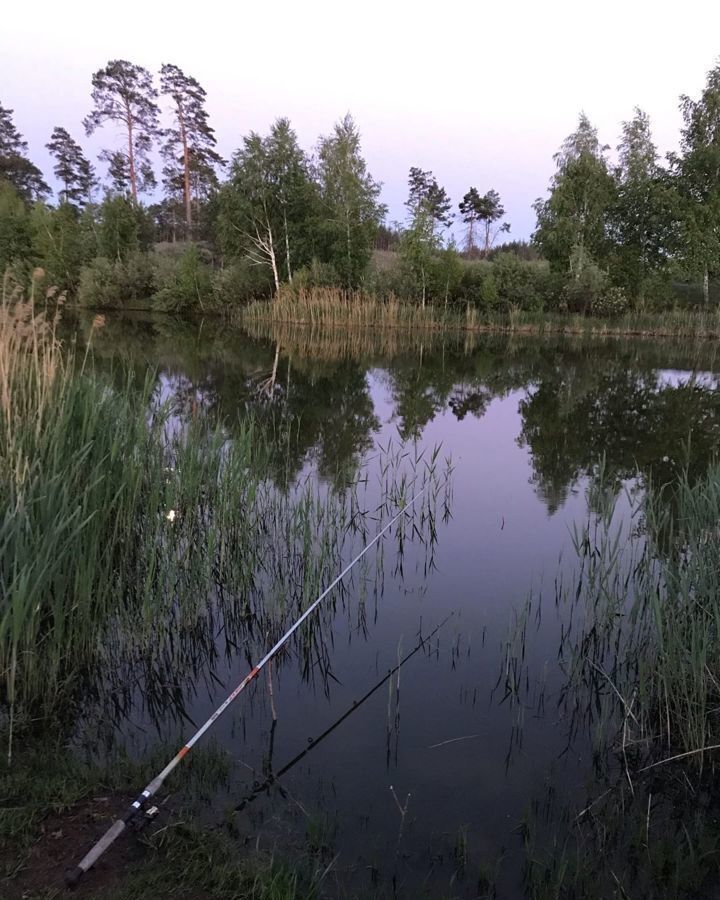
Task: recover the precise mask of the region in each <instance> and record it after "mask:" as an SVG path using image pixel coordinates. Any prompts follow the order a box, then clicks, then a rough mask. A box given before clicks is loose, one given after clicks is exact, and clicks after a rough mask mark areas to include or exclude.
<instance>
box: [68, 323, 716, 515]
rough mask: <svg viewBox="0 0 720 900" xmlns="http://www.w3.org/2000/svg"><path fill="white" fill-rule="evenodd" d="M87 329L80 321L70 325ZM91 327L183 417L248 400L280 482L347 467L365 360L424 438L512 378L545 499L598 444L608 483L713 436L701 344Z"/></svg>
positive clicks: (699, 447)
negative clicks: (448, 415) (440, 420)
mask: <svg viewBox="0 0 720 900" xmlns="http://www.w3.org/2000/svg"><path fill="white" fill-rule="evenodd" d="M89 331H90V326H89V320H88V322H84V321H82V322H81V325H80V335H81V337H80V340H82V339H83V335H87V334H89ZM363 334H364V338H365V339H364V340H363V339H362V337H363ZM92 340H93V344H92V352H93V354H94V355H95V357H96V359H98V360H100V361H107V362H108V363H110V362H111V361H112V363H113V365H114V367H115V371H116V373H117V374H118V377H121V376H120V374H119V370H118V367H117V361H118V359H122V360H124V361H126V362H127V363H132V365H133V366H134V367H136V368H138V367H140V368H145V369H146V370H148V371H155V372H156V373H157V377H158V379H159V380H160V381H161V383H162V387H161V389H160V388H159V390H158V393H159V395H160V396H162V397H163V398H167V397H171V398H172V402H173V403H174V405H175V406H176V409H177V411H178V414H180V415H182V416H184V417H191V416H192V415H193V414H194V413H196V412H197V410H198V407H202V408H203V410H205V411H210V412H213V413H214V414H216V415H217V416H218V417H220V419H221V420H222V421H224V422H225V423H226V424H227V426H228V427H232V423H233V422H237V421H238V420H239V419H240V418H241V417H242V416H243V415H245V413H246V412H247V411H248V409H251V410H252V411H253V412H254V414H255V415H256V416H257V417H258V419H259V420H260V421H261V422H263V423H264V427H265V428H266V429H267V430H268V431H269V432H270V433H271V434H272V435H273V436H274V447H275V454H274V458H273V460H272V471H273V475H274V477H275V478H276V479H277V480H278V481H284V482H285V483H288V482H291V481H292V480H293V479H295V478H296V477H297V476H298V474H299V473H300V472H301V471H302V470H303V467H304V466H306V465H307V464H308V463H314V464H315V466H316V468H317V470H318V472H319V474H320V476H321V477H323V478H325V479H328V480H329V481H332V482H334V483H335V484H338V485H339V484H342V483H347V482H348V481H351V480H352V479H353V477H354V473H355V471H356V470H357V467H358V464H359V461H360V459H361V457H362V455H363V454H364V453H365V452H366V451H367V450H368V449H369V448H370V447H371V446H372V444H373V440H374V436H375V435H376V434H377V433H378V432H379V431H380V429H381V422H380V421H379V419H378V415H377V411H376V409H375V405H374V400H373V397H372V396H371V391H370V382H369V375H370V374H372V373H376V372H379V373H380V374H381V381H382V383H383V384H384V385H385V387H386V388H387V391H388V394H389V397H390V411H389V412H390V416H389V421H391V422H392V423H393V424H394V425H395V426H396V428H397V431H398V433H399V435H400V436H401V437H402V438H403V439H404V440H408V439H412V440H419V439H421V438H422V435H423V433H424V431H425V430H426V428H427V426H428V425H429V423H431V422H432V421H433V420H435V419H436V418H437V417H438V416H439V415H441V414H442V413H444V412H446V411H448V410H450V411H451V412H452V414H453V415H454V416H455V418H456V419H457V420H458V422H462V421H463V420H465V419H466V418H467V417H472V418H475V419H480V418H482V417H483V416H484V415H485V413H486V411H487V409H488V406H489V404H490V403H491V402H492V401H493V400H495V399H500V398H505V397H508V396H509V394H511V393H512V392H514V391H521V392H523V396H522V397H520V398H519V403H518V412H519V416H520V422H521V428H520V433H519V435H518V441H519V444H520V446H521V447H526V448H527V449H528V450H529V451H530V454H531V458H532V469H533V474H532V478H533V482H534V484H535V486H536V489H537V491H538V494H539V496H541V497H542V498H543V500H544V502H545V503H546V505H547V508H548V511H549V512H550V513H554V512H555V511H557V510H558V509H559V508H560V507H561V506H562V505H563V503H564V502H565V500H566V499H567V497H568V495H569V493H570V492H572V491H573V489H575V488H576V487H577V485H578V483H579V481H580V480H581V479H582V478H583V477H584V476H587V475H588V474H590V473H591V472H592V470H593V467H594V466H597V465H598V464H599V462H600V461H601V460H602V459H605V461H606V467H607V471H608V473H609V474H610V475H611V476H612V477H613V478H615V479H616V481H617V482H618V483H619V482H620V481H621V480H622V479H626V478H629V477H634V476H635V475H636V474H640V476H641V477H642V478H649V477H652V478H654V479H655V480H659V481H661V482H664V481H667V480H669V479H670V478H671V477H672V475H673V473H674V471H675V468H676V467H677V466H678V465H679V464H683V463H686V462H687V463H689V464H690V466H691V470H693V471H702V470H703V469H704V467H705V465H706V463H707V461H708V459H709V458H710V457H711V455H712V454H713V453H714V451H715V449H716V447H717V445H718V438H719V436H720V395H719V394H718V391H717V384H718V380H717V376H716V375H714V374H713V373H714V372H715V371H716V370H717V368H718V360H717V354H716V349H715V347H714V346H712V345H695V346H687V347H683V346H682V345H676V344H673V343H666V344H664V345H663V344H660V343H658V342H635V343H623V342H621V341H604V342H603V341H597V340H594V341H592V342H589V343H585V344H583V342H582V341H577V340H572V341H570V340H558V339H557V338H552V339H531V338H525V339H522V340H519V339H517V338H514V337H488V336H484V337H482V336H477V335H476V336H471V337H468V336H463V337H460V336H455V337H447V336H446V337H444V338H441V337H440V336H438V335H434V336H433V335H431V336H430V337H429V338H428V337H427V336H426V337H414V338H413V336H412V335H410V336H408V335H405V336H404V340H401V339H400V337H399V336H398V335H394V336H393V339H392V340H390V341H388V339H387V337H378V336H377V335H374V334H372V333H367V332H365V333H362V332H361V333H360V336H358V335H353V336H349V337H348V336H347V335H338V334H336V333H329V334H328V333H311V334H308V333H307V332H303V331H301V332H298V331H290V332H289V333H279V334H278V333H276V334H273V335H266V336H264V337H262V338H261V337H257V338H255V339H251V338H249V337H248V336H247V335H245V334H243V333H241V332H238V331H230V330H228V329H227V328H225V327H224V326H222V325H219V324H218V323H217V322H209V323H208V322H200V323H195V324H191V323H188V322H186V321H177V320H173V319H172V318H169V317H165V318H157V319H148V318H142V317H135V318H133V317H129V316H108V317H107V319H106V324H105V327H104V328H103V329H102V330H101V331H100V332H99V333H98V332H96V333H95V334H94V335H93V339H92ZM311 348H312V352H311ZM661 366H662V368H661ZM676 368H677V369H679V370H680V371H682V372H683V373H684V374H683V375H682V376H681V377H678V376H677V374H676Z"/></svg>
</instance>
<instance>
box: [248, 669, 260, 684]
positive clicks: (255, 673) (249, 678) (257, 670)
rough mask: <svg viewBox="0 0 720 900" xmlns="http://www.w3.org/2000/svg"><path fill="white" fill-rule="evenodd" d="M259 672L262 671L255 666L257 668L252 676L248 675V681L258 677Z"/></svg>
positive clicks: (251, 673)
mask: <svg viewBox="0 0 720 900" xmlns="http://www.w3.org/2000/svg"><path fill="white" fill-rule="evenodd" d="M259 671H260V669H258V667H257V666H255V668H254V669H253V670H252V672H250V674H249V675H248V681H252V680H253V678H254V677H255V676H256V675H257V673H258V672H259Z"/></svg>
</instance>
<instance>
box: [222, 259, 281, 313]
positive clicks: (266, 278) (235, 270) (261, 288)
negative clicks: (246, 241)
mask: <svg viewBox="0 0 720 900" xmlns="http://www.w3.org/2000/svg"><path fill="white" fill-rule="evenodd" d="M212 292H213V302H214V305H215V306H216V307H219V308H221V309H231V308H232V307H233V306H239V305H241V304H243V303H249V302H250V301H251V300H254V299H256V298H258V297H269V296H271V295H272V292H273V285H272V276H271V275H270V273H269V272H268V271H267V270H266V269H265V268H263V267H261V266H254V265H253V264H252V263H251V262H249V261H248V260H246V259H238V260H235V261H233V262H232V263H230V264H229V265H227V266H224V267H223V268H222V269H218V270H217V271H216V272H214V273H213V276H212Z"/></svg>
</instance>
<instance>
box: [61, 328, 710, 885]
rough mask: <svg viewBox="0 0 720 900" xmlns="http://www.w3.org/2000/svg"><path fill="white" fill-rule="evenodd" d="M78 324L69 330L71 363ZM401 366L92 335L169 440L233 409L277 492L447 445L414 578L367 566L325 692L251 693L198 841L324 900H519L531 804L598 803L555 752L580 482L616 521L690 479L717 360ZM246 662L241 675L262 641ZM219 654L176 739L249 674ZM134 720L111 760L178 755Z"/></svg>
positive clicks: (392, 563) (552, 351) (278, 678)
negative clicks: (315, 866)
mask: <svg viewBox="0 0 720 900" xmlns="http://www.w3.org/2000/svg"><path fill="white" fill-rule="evenodd" d="M89 324H90V320H89V319H88V321H81V322H80V323H79V325H78V341H79V342H80V343H81V344H82V342H83V341H84V340H85V338H86V336H87V334H88V331H89ZM398 341H399V338H398V337H397V336H394V337H393V336H390V337H385V338H378V337H375V338H373V339H369V338H368V337H367V336H365V338H364V339H363V338H352V339H351V338H350V337H348V336H344V335H331V336H324V337H323V336H311V335H307V334H303V333H301V332H295V333H288V334H281V335H276V336H275V339H271V338H261V337H257V338H252V337H250V336H249V335H247V334H244V333H243V332H241V331H233V330H230V329H228V328H226V327H220V326H218V325H217V324H216V323H212V322H211V323H208V322H203V323H192V324H188V323H181V322H176V321H173V320H171V319H157V320H150V319H144V318H127V317H125V318H122V317H113V316H107V317H106V320H105V324H104V326H103V327H102V328H100V329H99V330H98V331H96V333H95V335H94V336H93V348H92V352H93V354H94V355H95V359H96V363H97V364H98V365H99V366H104V367H107V368H108V370H111V371H120V370H121V369H122V366H123V365H124V364H125V363H126V362H131V363H132V364H133V366H134V367H135V368H136V369H137V368H139V369H141V370H142V369H144V368H147V369H148V370H152V371H154V372H155V373H156V375H155V377H156V389H155V390H156V397H157V398H160V399H163V400H165V401H168V402H170V403H172V404H173V408H174V415H175V416H176V418H177V420H178V421H182V419H183V417H187V416H191V415H193V414H194V412H195V411H196V410H197V409H198V408H199V407H202V408H208V409H211V410H212V411H213V412H214V413H216V414H218V415H219V416H220V417H221V418H222V420H223V422H224V423H226V426H227V428H228V430H229V431H230V432H231V431H232V423H233V422H235V421H237V418H238V416H241V415H244V414H245V412H246V411H247V410H248V409H253V410H254V411H255V413H256V414H257V416H258V417H259V419H260V420H261V421H262V422H266V423H268V427H271V424H270V423H275V426H274V427H276V428H277V427H278V426H277V423H280V422H282V423H285V426H286V427H285V428H284V430H283V434H288V433H289V434H290V435H291V437H290V439H287V440H286V439H284V440H282V441H279V440H278V442H277V446H276V452H275V454H274V456H273V460H272V472H271V475H272V477H273V478H274V479H276V480H277V481H278V483H283V484H285V483H288V482H290V483H292V482H293V481H295V480H297V479H301V478H307V477H311V478H313V479H317V480H318V481H319V482H320V483H322V484H323V485H327V486H328V487H331V486H341V485H343V484H346V483H347V482H349V481H352V480H353V479H357V478H359V477H364V476H367V477H368V478H369V480H370V481H371V482H372V480H373V478H374V477H375V475H376V472H374V470H373V466H377V464H378V463H377V459H378V457H377V447H378V445H382V446H385V445H387V443H388V442H389V441H391V440H392V441H398V440H404V441H406V442H409V443H410V445H415V446H416V447H417V448H420V449H422V448H426V449H427V450H431V449H432V448H433V447H435V446H436V445H441V446H442V451H441V456H442V457H451V459H452V463H453V466H454V471H453V474H452V487H453V495H452V501H451V504H450V513H451V515H450V517H449V519H448V520H447V521H442V520H441V519H439V520H438V533H437V542H436V545H435V547H434V550H433V553H434V558H433V562H434V566H432V567H430V568H429V569H427V562H428V552H429V551H428V547H427V546H423V545H421V544H420V543H419V542H414V543H408V544H407V545H406V546H405V548H404V554H403V559H402V569H401V570H400V568H399V567H398V566H397V564H396V563H397V556H396V554H397V550H398V547H397V545H396V542H395V538H394V537H390V538H389V539H387V540H386V541H385V546H384V549H383V566H382V570H381V572H380V575H379V582H380V583H379V584H378V575H377V572H378V569H377V567H376V565H375V562H374V561H372V565H370V564H369V565H368V566H366V567H365V569H364V570H363V571H362V573H360V574H358V575H356V577H355V578H354V579H353V580H352V581H350V582H349V583H348V589H347V591H346V593H345V595H344V596H343V598H342V603H341V604H338V606H337V608H336V613H335V615H334V616H333V617H331V618H330V619H327V620H326V621H327V627H326V629H325V632H324V643H325V647H326V653H327V661H328V662H329V671H325V670H324V668H323V667H320V666H315V667H313V668H311V671H310V673H309V674H308V672H307V670H305V671H304V670H303V667H302V665H300V663H299V660H298V659H297V658H296V656H295V654H294V653H288V654H286V655H285V656H283V657H282V658H281V659H280V661H279V662H278V663H277V665H276V666H275V667H274V668H273V672H272V678H273V684H272V688H273V690H272V697H271V694H270V690H269V685H268V682H267V680H266V679H263V680H261V681H259V682H258V683H257V684H256V686H255V687H254V689H253V691H252V692H251V694H250V695H249V696H248V695H246V696H244V697H243V698H241V700H240V701H239V702H238V703H237V705H236V706H235V707H234V708H232V710H231V711H230V712H229V713H228V714H227V715H226V717H225V718H224V719H223V720H221V721H220V722H219V723H218V725H217V726H216V728H215V729H214V739H215V741H216V742H217V744H218V745H219V746H220V747H221V748H223V749H224V750H225V751H227V753H228V754H229V756H230V758H231V760H232V768H231V774H230V779H229V783H228V785H227V787H224V788H223V790H222V791H221V792H218V793H217V795H216V796H215V798H214V800H213V802H212V803H210V804H209V805H207V807H206V808H205V809H204V810H203V816H204V817H205V818H206V819H207V822H208V825H209V826H212V825H213V824H217V823H218V822H220V821H222V820H223V819H224V817H225V816H226V814H227V811H228V810H231V809H233V808H237V807H239V808H240V812H239V814H238V817H237V820H236V824H237V829H238V832H237V833H238V839H239V841H240V842H241V843H245V842H252V844H253V845H254V844H255V842H256V841H257V843H258V845H259V846H260V847H262V848H265V849H272V848H275V847H278V848H281V849H282V850H283V851H284V852H287V853H288V854H290V856H291V858H292V855H293V853H298V854H301V853H303V852H305V851H306V849H307V847H308V846H310V847H311V848H313V849H314V850H315V852H316V853H317V854H318V857H319V858H320V859H321V860H323V861H324V862H323V865H329V864H330V863H331V862H332V866H331V871H330V873H329V874H328V876H327V878H326V880H325V882H324V884H325V889H326V891H327V892H328V894H329V895H330V896H354V895H357V896H380V895H382V896H385V895H387V896H393V895H395V896H402V897H415V896H421V895H426V896H433V897H438V896H448V897H450V896H457V897H477V896H483V895H484V892H485V891H486V890H487V880H488V879H489V880H490V881H491V882H494V883H496V884H497V891H498V896H501V897H514V896H519V895H520V893H521V881H522V861H523V852H522V840H521V837H520V835H519V833H518V827H519V825H520V823H521V822H522V821H523V820H524V818H525V817H526V815H527V814H528V812H529V811H530V810H531V808H532V806H533V804H542V803H543V800H544V798H546V797H547V794H548V791H551V792H554V793H556V794H558V795H561V796H562V797H563V798H564V800H566V801H567V803H568V804H569V806H570V807H571V808H576V809H577V810H578V811H579V810H580V809H582V808H583V806H584V805H585V803H586V802H587V800H588V797H590V796H592V795H593V790H594V787H593V765H592V759H591V754H590V752H589V743H588V739H587V736H585V735H584V734H583V733H582V730H580V732H579V733H577V734H575V736H574V737H573V739H572V740H570V738H569V733H570V730H571V723H570V722H568V721H567V720H566V718H565V714H564V712H563V709H562V707H561V706H559V705H558V702H557V701H558V696H559V691H560V688H561V687H562V678H561V674H560V673H559V671H558V670H557V654H558V646H559V641H560V628H561V622H562V620H563V616H564V615H565V613H564V612H563V609H562V607H560V608H558V606H557V605H556V580H557V579H558V578H559V577H560V576H562V577H564V578H565V579H568V580H571V578H572V572H573V571H574V567H575V555H574V551H573V548H572V541H571V529H572V526H573V523H582V522H583V521H585V520H586V519H587V517H588V500H587V485H588V479H589V477H590V476H592V473H593V472H594V471H595V470H596V468H597V467H598V466H599V465H600V464H601V463H603V461H604V466H605V471H606V476H607V477H608V478H609V479H610V480H611V482H612V483H613V484H614V485H615V486H616V490H617V493H618V496H619V500H618V504H619V510H620V513H621V514H622V513H623V510H627V499H626V497H625V494H624V492H625V491H627V490H635V489H638V488H639V489H642V485H643V484H644V483H645V482H646V480H647V479H648V478H650V477H652V478H655V479H667V478H669V477H670V475H671V474H672V471H673V468H674V467H675V466H676V465H677V464H678V462H679V461H680V460H682V459H684V458H685V457H686V455H687V452H688V440H689V445H690V448H691V449H690V454H691V455H690V464H691V467H693V468H700V467H702V466H704V465H705V463H706V462H707V461H708V459H709V458H710V456H711V454H712V453H713V452H714V450H715V448H716V446H717V444H718V437H719V434H720V417H719V415H718V413H719V403H718V395H717V391H716V386H717V378H716V374H715V373H716V372H717V371H718V368H719V367H720V365H719V363H720V361H718V360H716V355H715V349H714V348H713V347H712V346H710V347H708V346H706V347H704V348H697V347H695V348H693V347H683V346H678V345H675V344H661V343H645V342H643V343H639V342H636V343H619V342H595V343H588V342H571V341H565V340H558V339H553V340H540V339H534V340H529V339H526V340H517V339H514V340H513V339H508V338H505V337H503V338H497V337H486V338H478V339H474V340H472V341H469V342H468V341H466V340H465V339H459V340H448V341H446V342H444V343H443V342H442V341H440V340H438V339H436V340H435V341H428V340H425V341H424V342H422V341H421V340H419V339H417V340H410V339H406V340H404V345H402V344H399V343H398ZM288 423H289V424H290V426H291V427H289V428H288V427H287V426H288ZM278 433H279V429H278ZM380 588H381V589H380ZM376 589H378V590H376ZM529 598H532V606H531V613H530V616H529V620H528V622H527V625H526V640H525V642H524V660H523V663H522V671H523V672H524V673H527V680H526V684H525V686H526V687H527V688H528V690H527V692H526V693H524V695H523V702H522V703H515V702H512V698H511V697H507V696H506V689H505V683H506V679H505V675H506V671H505V664H506V663H505V661H506V657H507V644H508V641H510V643H511V644H512V641H513V636H514V635H516V634H517V621H518V619H520V620H522V617H523V615H524V612H523V611H524V610H526V604H527V602H528V599H529ZM307 599H308V601H309V600H310V599H313V598H309V597H308V598H307ZM421 636H422V637H423V638H424V640H423V641H420V640H419V639H420V637H421ZM253 641H254V643H253V645H252V647H251V648H250V651H249V652H250V653H251V655H252V654H255V655H256V656H259V655H261V653H260V651H261V650H262V647H263V643H264V640H263V636H262V635H260V636H255V637H254V638H253ZM225 649H226V648H224V650H223V653H221V654H218V657H217V658H215V659H213V660H212V661H211V662H210V661H209V662H207V663H206V666H205V667H206V668H208V669H212V675H210V674H209V673H208V672H207V671H206V672H204V673H203V676H204V677H203V678H201V679H198V681H197V683H196V686H195V688H192V687H191V684H190V682H189V681H186V682H184V683H182V684H181V685H180V687H179V689H178V690H179V691H180V694H181V701H182V702H181V704H180V705H181V706H183V707H184V714H185V715H186V716H187V717H188V718H190V719H191V720H192V721H194V722H196V723H199V722H201V721H203V720H204V718H205V717H206V715H207V714H209V713H210V712H211V711H212V710H213V709H214V708H215V707H216V706H217V705H218V703H219V702H220V700H221V699H222V698H223V697H224V696H225V694H226V693H227V687H229V686H232V685H234V684H235V683H236V681H237V680H239V679H240V677H242V675H244V674H245V672H246V671H247V659H246V654H247V652H248V651H247V648H243V649H242V651H241V650H240V648H238V652H237V654H235V655H234V656H233V655H232V654H231V655H230V656H229V657H228V656H227V655H226V653H225V652H224V651H225ZM413 650H415V652H414V653H413V652H412V651H413ZM407 656H409V658H407V659H406V661H405V662H403V664H402V666H401V667H400V668H399V669H398V670H397V671H396V672H394V673H393V674H392V675H391V677H390V678H388V677H387V675H388V670H391V669H393V668H394V667H396V666H397V665H398V661H399V660H402V659H404V658H405V657H407ZM523 677H525V676H523ZM373 689H375V690H374V691H373ZM366 695H368V696H367V697H366ZM142 697H143V691H142V689H141V688H139V689H138V691H137V694H136V702H135V704H134V706H133V708H132V709H131V710H130V712H129V713H128V712H127V711H124V714H123V716H122V718H121V719H120V720H119V721H118V722H117V723H116V726H115V729H114V732H113V734H114V738H113V739H114V740H115V742H116V743H117V744H124V745H126V746H127V747H128V748H129V749H130V750H131V752H133V753H135V754H141V753H144V752H146V751H147V750H149V749H151V748H152V747H153V746H155V745H157V744H158V743H159V742H160V741H163V740H168V741H170V742H171V743H172V742H173V741H174V740H176V739H177V738H178V737H179V736H180V735H182V734H188V733H189V732H191V731H192V730H193V729H192V727H191V725H190V723H189V722H185V721H183V720H182V718H181V719H178V714H177V711H174V712H173V711H168V712H167V714H163V713H161V712H158V711H157V710H152V711H151V710H150V709H149V708H148V705H147V704H146V703H144V702H143V699H142ZM361 700H362V702H358V701H361ZM273 707H274V713H273ZM335 723H338V724H337V727H335V728H334V729H333V730H331V731H330V733H329V734H328V735H327V736H325V737H322V739H321V740H318V738H320V737H321V736H322V735H323V734H324V732H326V730H327V729H329V728H330V727H331V726H332V725H333V724H335ZM303 751H307V752H305V753H304V755H302V754H303ZM298 756H300V758H299V759H298V760H297V761H296V762H294V763H293V764H292V765H291V766H290V767H289V768H288V769H287V771H285V772H284V773H283V774H282V775H281V776H280V777H279V778H278V779H277V781H276V782H275V783H274V784H273V785H271V786H269V787H263V784H264V781H265V779H266V777H267V775H268V773H270V772H274V773H278V772H280V771H282V770H283V769H284V768H285V767H286V765H287V764H288V763H290V762H292V761H293V760H295V758H296V757H298Z"/></svg>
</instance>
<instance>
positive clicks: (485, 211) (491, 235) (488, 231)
mask: <svg viewBox="0 0 720 900" xmlns="http://www.w3.org/2000/svg"><path fill="white" fill-rule="evenodd" d="M458 208H459V210H460V214H461V216H462V220H463V222H464V223H465V225H466V226H467V229H466V232H465V236H466V249H467V251H468V252H469V253H472V251H473V250H474V249H475V248H476V243H475V237H476V231H477V230H478V229H479V228H480V226H482V229H483V250H482V255H483V257H487V255H488V253H489V252H490V250H491V249H492V245H493V244H494V243H495V238H496V237H497V236H498V234H500V233H502V232H508V231H510V224H509V222H503V223H502V224H501V225H498V226H497V227H495V228H494V226H495V225H496V223H498V222H500V220H501V219H502V218H503V216H504V215H505V209H504V207H503V205H502V203H501V202H500V195H499V194H498V192H497V191H495V190H489V191H488V192H487V194H484V195H483V196H482V197H481V196H480V193H479V191H478V190H477V188H474V187H471V188H470V190H469V191H468V192H467V194H465V196H464V197H463V198H462V200H461V201H460V203H459V205H458ZM493 228H494V230H493Z"/></svg>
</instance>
